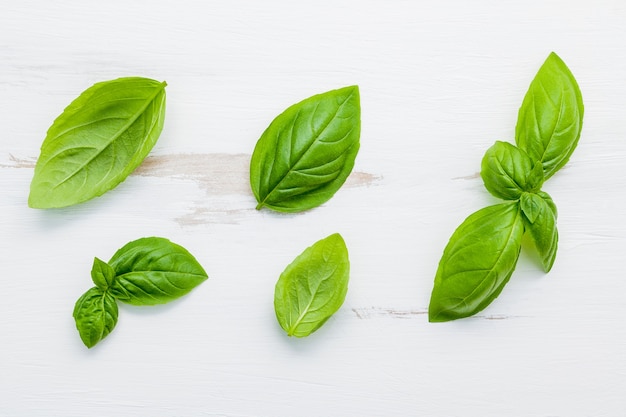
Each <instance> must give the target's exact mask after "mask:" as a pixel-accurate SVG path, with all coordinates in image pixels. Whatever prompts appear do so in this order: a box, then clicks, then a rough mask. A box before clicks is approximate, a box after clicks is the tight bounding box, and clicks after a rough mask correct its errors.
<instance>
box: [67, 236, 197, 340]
mask: <svg viewBox="0 0 626 417" xmlns="http://www.w3.org/2000/svg"><path fill="white" fill-rule="evenodd" d="M91 277H92V280H93V282H94V284H96V286H95V287H94V288H92V289H90V290H89V291H87V292H86V293H85V294H84V295H83V296H82V297H80V298H79V299H78V301H77V302H76V305H75V307H74V314H73V315H74V319H75V321H76V328H77V329H78V332H79V334H80V337H81V339H82V341H83V343H84V344H85V345H86V346H87V347H88V348H91V347H93V346H95V345H96V344H97V343H98V342H99V341H100V340H102V339H104V338H105V337H106V336H107V335H108V334H109V333H111V331H112V330H113V328H114V327H115V324H116V323H117V316H118V308H117V301H122V302H125V303H128V304H133V305H138V306H141V305H155V304H164V303H167V302H169V301H172V300H175V299H177V298H179V297H182V296H183V295H185V294H187V293H189V292H190V291H191V290H192V289H194V288H195V287H196V286H198V285H199V284H201V283H202V282H203V281H205V280H206V279H207V278H208V276H207V274H206V272H205V271H204V269H203V268H202V266H201V265H200V264H199V263H198V261H197V260H196V259H195V258H194V257H193V255H191V254H190V253H189V252H188V251H187V250H186V249H185V248H183V247H182V246H180V245H177V244H175V243H172V242H170V241H169V240H167V239H164V238H160V237H149V238H142V239H138V240H135V241H132V242H130V243H128V244H126V245H125V246H124V247H122V248H121V249H119V250H118V251H117V252H116V253H115V254H114V255H113V257H112V258H111V260H110V261H109V262H108V263H107V262H104V261H102V260H100V259H98V258H95V259H94V263H93V267H92V270H91ZM116 300H117V301H116Z"/></svg>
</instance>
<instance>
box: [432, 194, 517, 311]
mask: <svg viewBox="0 0 626 417" xmlns="http://www.w3.org/2000/svg"><path fill="white" fill-rule="evenodd" d="M523 233H524V223H523V220H522V215H521V213H520V208H519V204H518V202H507V203H503V204H498V205H495V206H490V207H486V208H484V209H481V210H479V211H477V212H475V213H474V214H472V215H470V216H469V217H468V218H467V219H465V221H464V222H463V223H462V224H461V225H460V226H459V227H458V228H457V229H456V231H455V232H454V234H453V235H452V237H451V238H450V241H449V242H448V245H447V246H446V248H445V249H444V252H443V256H442V258H441V261H440V262H439V268H438V269H437V275H436V276H435V284H434V287H433V292H432V295H431V298H430V305H429V308H428V319H429V321H431V322H442V321H449V320H455V319H459V318H463V317H468V316H471V315H473V314H476V313H477V312H479V311H481V310H483V309H484V308H485V307H487V306H488V305H489V304H490V303H491V302H492V301H493V300H494V299H496V297H497V296H498V295H499V294H500V292H501V291H502V288H504V286H505V284H506V283H507V282H508V281H509V278H510V277H511V274H512V273H513V270H514V269H515V265H516V263H517V259H518V258H519V253H520V248H521V241H522V235H523Z"/></svg>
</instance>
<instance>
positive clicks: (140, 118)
mask: <svg viewBox="0 0 626 417" xmlns="http://www.w3.org/2000/svg"><path fill="white" fill-rule="evenodd" d="M165 85H166V84H165V82H163V83H161V82H158V81H154V80H150V79H147V78H140V77H131V78H119V79H116V80H112V81H105V82H100V83H97V84H95V85H93V86H92V87H90V88H88V89H87V90H85V91H84V92H83V93H82V94H81V95H80V96H78V98H76V99H75V100H74V101H73V102H72V103H71V104H70V105H69V106H68V107H67V108H66V109H65V111H64V112H63V113H62V114H61V115H60V116H59V117H58V118H57V119H56V120H55V121H54V123H53V124H52V126H51V127H50V129H49V130H48V134H47V136H46V138H45V140H44V142H43V144H42V145H41V154H40V155H39V159H38V160H37V164H36V166H35V174H34V176H33V180H32V182H31V186H30V195H29V198H28V204H29V206H30V207H33V208H53V207H65V206H70V205H73V204H77V203H82V202H84V201H87V200H89V199H91V198H94V197H97V196H100V195H102V194H104V193H105V192H106V191H108V190H111V189H112V188H114V187H115V186H117V185H118V184H119V183H120V182H122V181H123V180H124V179H125V178H126V177H127V176H128V174H130V173H131V172H132V171H133V170H134V169H135V168H136V167H137V166H138V165H139V164H140V163H141V162H142V161H143V159H144V158H145V157H146V155H148V153H149V152H150V150H151V149H152V147H153V146H154V144H155V143H156V141H157V139H158V137H159V135H160V133H161V129H162V128H163V120H164V117H165Z"/></svg>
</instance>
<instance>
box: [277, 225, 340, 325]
mask: <svg viewBox="0 0 626 417" xmlns="http://www.w3.org/2000/svg"><path fill="white" fill-rule="evenodd" d="M349 275H350V261H349V259H348V249H347V248H346V244H345V242H344V240H343V238H342V237H341V235H339V234H338V233H336V234H333V235H330V236H328V237H327V238H325V239H322V240H320V241H318V242H316V243H315V244H313V245H312V246H311V247H309V248H307V249H305V250H304V252H302V254H300V255H299V256H298V257H297V258H296V259H295V260H294V261H293V262H292V263H291V264H289V266H287V268H286V269H285V271H284V272H283V273H282V274H281V275H280V278H279V279H278V282H277V283H276V289H275V292H274V310H275V312H276V318H277V319H278V323H279V324H280V326H281V327H282V328H283V330H285V331H286V332H287V334H288V335H289V336H296V337H305V336H308V335H309V334H311V333H313V332H314V331H316V330H317V329H319V328H320V327H321V326H322V324H324V323H325V322H326V321H327V320H328V319H329V318H330V316H332V315H333V314H334V313H335V312H336V311H337V310H339V307H341V305H342V304H343V301H344V299H345V298H346V293H347V291H348V279H349Z"/></svg>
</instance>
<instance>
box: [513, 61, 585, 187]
mask: <svg viewBox="0 0 626 417" xmlns="http://www.w3.org/2000/svg"><path fill="white" fill-rule="evenodd" d="M583 113H584V106H583V100H582V95H581V93H580V89H579V88H578V84H577V83H576V79H575V78H574V76H573V75H572V73H571V72H570V70H569V68H567V66H566V65H565V63H564V62H563V61H562V60H561V58H559V57H558V56H557V55H556V54H555V53H554V52H553V53H551V54H550V56H548V58H547V59H546V61H545V62H544V64H543V65H542V66H541V68H540V69H539V72H538V73H537V75H536V76H535V79H534V80H533V81H532V83H531V84H530V88H529V89H528V92H527V93H526V96H525V97H524V101H523V102H522V106H521V108H520V110H519V115H518V119H517V126H516V128H515V141H516V143H517V146H518V147H519V148H520V149H522V150H524V151H526V153H527V154H528V155H529V156H530V158H531V159H532V160H533V161H540V162H541V164H542V166H543V171H544V176H545V179H548V178H550V177H551V176H552V175H553V174H554V173H555V172H556V171H558V170H559V169H560V168H561V167H562V166H563V165H565V163H566V162H567V161H568V160H569V158H570V156H571V155H572V152H574V149H575V148H576V145H577V144H578V139H579V138H580V132H581V130H582V125H583Z"/></svg>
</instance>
